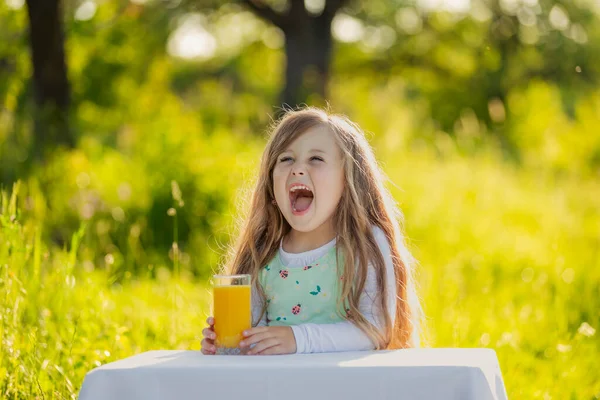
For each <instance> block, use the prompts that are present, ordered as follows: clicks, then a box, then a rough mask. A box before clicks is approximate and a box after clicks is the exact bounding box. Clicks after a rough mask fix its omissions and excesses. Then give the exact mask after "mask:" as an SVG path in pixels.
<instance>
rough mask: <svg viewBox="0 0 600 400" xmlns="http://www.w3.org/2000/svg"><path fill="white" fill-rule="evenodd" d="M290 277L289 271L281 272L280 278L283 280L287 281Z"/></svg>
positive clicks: (283, 270)
mask: <svg viewBox="0 0 600 400" xmlns="http://www.w3.org/2000/svg"><path fill="white" fill-rule="evenodd" d="M288 275H289V271H288V270H287V269H282V270H280V271H279V276H281V277H282V278H283V279H287V277H288Z"/></svg>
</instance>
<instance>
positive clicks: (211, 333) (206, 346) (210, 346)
mask: <svg viewBox="0 0 600 400" xmlns="http://www.w3.org/2000/svg"><path fill="white" fill-rule="evenodd" d="M206 323H207V324H208V328H204V329H203V330H202V336H204V339H202V354H206V355H209V354H215V352H216V351H217V348H216V346H215V339H216V338H217V334H216V333H215V319H214V318H213V317H208V319H207V320H206Z"/></svg>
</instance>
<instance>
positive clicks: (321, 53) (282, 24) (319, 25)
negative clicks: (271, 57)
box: [243, 0, 347, 107]
mask: <svg viewBox="0 0 600 400" xmlns="http://www.w3.org/2000/svg"><path fill="white" fill-rule="evenodd" d="M243 1H244V3H245V4H246V5H247V6H248V7H249V8H250V9H251V10H252V11H254V12H255V13H256V15H258V16H259V17H260V18H262V19H264V20H266V21H268V22H270V23H272V24H273V25H275V26H277V27H278V28H279V29H281V30H282V31H283V34H284V36H285V59H286V68H285V87H284V89H283V91H282V93H281V103H282V104H287V105H289V106H292V107H295V106H296V105H298V104H301V103H304V102H306V100H307V99H308V97H309V95H311V94H316V95H318V96H319V97H320V98H321V99H325V98H327V81H328V78H329V66H330V63H331V52H332V44H333V38H332V35H331V22H332V21H333V17H334V16H335V14H336V13H337V11H338V10H339V9H340V8H341V7H343V6H344V5H345V3H347V0H327V2H326V3H325V6H324V8H323V10H322V12H321V13H320V14H318V15H314V14H312V13H310V12H309V11H308V10H307V9H306V6H305V3H304V0H290V2H289V3H290V5H289V7H288V10H287V12H285V13H279V12H276V11H275V10H273V8H271V7H270V6H268V5H267V4H265V3H264V2H262V1H260V0H243Z"/></svg>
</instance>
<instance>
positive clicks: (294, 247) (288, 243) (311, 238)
mask: <svg viewBox="0 0 600 400" xmlns="http://www.w3.org/2000/svg"><path fill="white" fill-rule="evenodd" d="M335 237H336V233H335V230H334V229H333V221H332V219H331V218H329V219H328V220H327V221H325V222H324V223H323V224H321V225H320V226H319V227H317V228H316V229H314V230H312V231H310V232H300V231H297V230H295V229H293V228H292V230H291V231H290V232H289V233H288V234H287V235H286V236H285V237H284V238H283V250H285V251H286V252H288V253H303V252H305V251H310V250H314V249H317V248H319V247H321V246H323V245H324V244H327V243H329V242H330V241H332V240H333V239H334V238H335Z"/></svg>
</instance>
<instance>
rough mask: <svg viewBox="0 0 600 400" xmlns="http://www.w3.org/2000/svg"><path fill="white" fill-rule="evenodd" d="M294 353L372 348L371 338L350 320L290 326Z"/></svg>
mask: <svg viewBox="0 0 600 400" xmlns="http://www.w3.org/2000/svg"><path fill="white" fill-rule="evenodd" d="M292 331H293V332H294V337H295V339H296V353H298V354H303V353H327V352H338V351H360V350H374V349H375V345H374V344H373V342H371V339H369V337H368V336H367V335H366V334H365V333H364V332H363V331H362V330H361V329H360V328H358V327H357V326H356V325H354V324H353V323H352V322H350V321H343V322H338V323H335V324H301V325H294V326H292Z"/></svg>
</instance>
